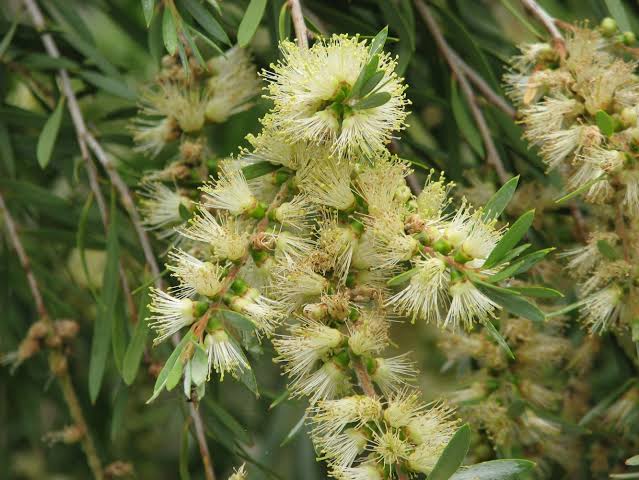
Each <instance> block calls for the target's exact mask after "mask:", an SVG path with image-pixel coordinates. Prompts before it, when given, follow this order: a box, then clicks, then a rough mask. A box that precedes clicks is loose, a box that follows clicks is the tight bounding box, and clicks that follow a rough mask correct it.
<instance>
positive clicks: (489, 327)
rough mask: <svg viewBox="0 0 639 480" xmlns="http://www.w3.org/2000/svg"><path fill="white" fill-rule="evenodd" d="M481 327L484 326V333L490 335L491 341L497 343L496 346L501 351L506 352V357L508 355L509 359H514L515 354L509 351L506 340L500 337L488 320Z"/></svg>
mask: <svg viewBox="0 0 639 480" xmlns="http://www.w3.org/2000/svg"><path fill="white" fill-rule="evenodd" d="M482 325H483V326H484V328H486V331H487V332H488V333H489V334H490V336H491V337H492V338H493V340H495V342H497V345H499V346H500V347H501V348H502V350H503V351H504V352H506V355H508V356H509V357H510V358H515V354H514V353H513V351H512V350H511V349H510V346H508V342H506V339H505V338H504V337H502V335H501V333H499V332H498V331H497V329H496V328H495V326H494V325H493V324H492V322H491V321H490V320H486V321H485V322H484V323H483V324H482Z"/></svg>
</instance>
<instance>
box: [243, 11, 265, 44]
mask: <svg viewBox="0 0 639 480" xmlns="http://www.w3.org/2000/svg"><path fill="white" fill-rule="evenodd" d="M265 8H266V0H251V3H249V6H248V7H247V8H246V12H244V16H243V17H242V21H241V22H240V26H239V28H238V31H237V43H238V44H239V45H240V47H246V46H247V45H248V44H249V43H250V41H251V39H252V38H253V35H255V32H256V31H257V27H258V26H259V25H260V22H261V21H262V17H263V16H264V10H265Z"/></svg>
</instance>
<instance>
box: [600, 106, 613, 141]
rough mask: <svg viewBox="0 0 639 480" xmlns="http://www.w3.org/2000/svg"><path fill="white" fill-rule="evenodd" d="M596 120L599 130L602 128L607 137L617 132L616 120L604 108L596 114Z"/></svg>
mask: <svg viewBox="0 0 639 480" xmlns="http://www.w3.org/2000/svg"><path fill="white" fill-rule="evenodd" d="M595 122H596V123H597V126H598V127H599V130H601V133H603V134H604V135H605V136H606V137H609V136H610V135H612V134H613V133H615V121H614V120H613V118H612V117H611V116H610V115H608V114H607V113H606V112H604V111H603V110H599V111H598V112H597V113H596V114H595Z"/></svg>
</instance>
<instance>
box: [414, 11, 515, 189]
mask: <svg viewBox="0 0 639 480" xmlns="http://www.w3.org/2000/svg"><path fill="white" fill-rule="evenodd" d="M415 6H416V7H417V10H418V11H419V13H420V15H421V17H422V19H423V20H424V23H426V25H427V26H428V29H429V30H430V32H431V34H432V35H433V38H434V39H435V43H436V44H437V47H438V48H439V51H440V52H441V53H442V55H443V56H444V58H445V59H446V62H447V63H448V65H449V66H450V69H451V70H452V72H453V73H454V74H455V76H456V77H457V81H458V82H459V86H460V87H461V89H462V91H463V92H464V96H465V97H466V100H467V101H468V105H469V107H470V111H471V113H472V115H473V118H474V119H475V123H477V128H479V133H480V134H481V137H482V139H483V141H484V146H485V147H486V162H487V163H488V164H489V165H491V166H492V167H493V168H494V169H495V172H496V173H497V176H498V177H499V180H500V181H501V183H506V182H507V181H508V178H509V175H508V173H507V172H506V170H505V169H504V166H503V164H502V163H501V159H500V158H499V154H498V153H497V148H496V147H495V143H494V142H493V139H492V136H491V133H490V129H489V128H488V124H487V123H486V119H485V118H484V115H483V114H482V112H481V109H480V108H479V106H478V105H477V99H476V97H475V94H474V93H473V90H472V88H471V86H470V83H469V82H468V79H467V77H466V73H465V72H464V71H463V69H462V67H461V66H460V64H459V62H458V61H457V58H458V57H457V55H456V54H455V52H454V51H453V50H452V49H451V48H450V46H449V45H448V43H447V42H446V39H445V38H444V35H443V34H442V32H441V30H440V29H439V26H438V25H437V22H436V21H435V18H434V17H433V15H432V13H431V11H430V8H428V6H426V4H425V3H424V2H423V0H415Z"/></svg>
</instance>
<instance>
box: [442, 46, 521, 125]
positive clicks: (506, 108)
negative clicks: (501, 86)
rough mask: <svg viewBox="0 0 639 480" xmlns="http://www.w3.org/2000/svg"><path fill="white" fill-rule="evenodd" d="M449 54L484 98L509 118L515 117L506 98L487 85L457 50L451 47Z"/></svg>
mask: <svg viewBox="0 0 639 480" xmlns="http://www.w3.org/2000/svg"><path fill="white" fill-rule="evenodd" d="M451 54H452V56H453V58H454V59H455V61H456V62H457V64H458V65H459V68H461V70H462V71H463V72H464V74H465V75H466V77H468V80H470V82H471V83H473V84H474V85H475V86H476V87H477V89H478V90H479V91H480V92H481V94H482V95H483V96H484V97H485V98H486V100H488V101H489V102H490V103H492V104H493V105H494V106H496V107H497V108H499V109H500V110H501V111H502V112H504V113H505V114H506V115H508V116H509V117H510V118H515V115H516V114H517V111H516V110H515V109H514V108H513V106H512V105H510V104H509V103H508V102H507V101H506V99H504V98H503V97H502V96H500V95H498V94H497V93H496V92H495V91H494V90H493V89H492V88H491V87H490V85H488V83H487V82H486V80H484V79H483V78H482V77H481V75H479V74H478V73H477V72H476V71H475V70H474V69H473V67H471V66H470V65H468V64H467V63H466V62H464V61H463V60H462V59H461V57H460V56H459V55H458V54H457V52H455V51H454V50H453V49H452V48H451Z"/></svg>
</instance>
